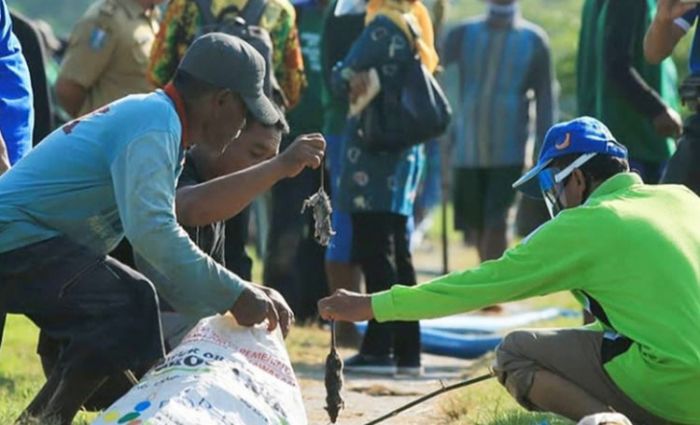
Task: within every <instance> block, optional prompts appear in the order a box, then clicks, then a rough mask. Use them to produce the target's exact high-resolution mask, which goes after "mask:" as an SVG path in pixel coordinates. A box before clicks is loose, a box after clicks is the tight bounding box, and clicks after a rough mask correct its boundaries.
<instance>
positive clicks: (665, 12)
mask: <svg viewBox="0 0 700 425" xmlns="http://www.w3.org/2000/svg"><path fill="white" fill-rule="evenodd" d="M694 7H697V3H683V2H681V1H680V0H659V1H658V3H657V6H656V19H658V20H659V21H661V22H673V21H675V20H676V19H678V18H680V17H681V16H683V15H684V14H685V13H686V12H689V11H690V10H691V9H693V8H694Z"/></svg>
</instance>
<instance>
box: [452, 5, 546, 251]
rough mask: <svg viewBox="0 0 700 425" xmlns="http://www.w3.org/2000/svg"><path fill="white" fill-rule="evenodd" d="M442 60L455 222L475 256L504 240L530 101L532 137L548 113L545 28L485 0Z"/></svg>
mask: <svg viewBox="0 0 700 425" xmlns="http://www.w3.org/2000/svg"><path fill="white" fill-rule="evenodd" d="M441 57H442V59H443V65H444V66H445V67H448V66H451V65H452V66H456V67H457V68H458V73H459V105H458V107H457V108H456V109H457V110H458V112H456V119H455V120H454V122H455V127H454V129H453V152H452V155H451V157H452V166H453V168H454V174H453V176H454V177H453V178H454V204H455V225H456V227H457V229H459V230H463V231H465V232H469V233H471V232H473V233H472V234H471V235H470V239H471V236H473V237H474V239H475V243H476V246H477V249H478V252H479V256H480V257H481V260H482V261H485V260H490V259H494V258H498V257H500V256H501V254H503V251H504V250H505V249H506V246H507V239H506V221H507V213H508V210H509V208H510V206H511V204H512V203H513V200H514V197H515V192H514V191H513V189H512V188H511V186H510V185H511V182H512V181H514V180H515V179H517V178H518V176H519V175H520V173H521V172H522V170H523V165H524V163H525V155H526V144H527V141H528V139H529V137H530V130H529V128H530V125H531V122H532V116H531V114H530V105H531V104H532V103H533V101H534V103H535V105H536V108H535V110H536V120H535V128H536V133H537V138H536V140H542V139H543V137H544V134H545V132H546V131H547V129H548V128H549V127H550V126H551V125H552V123H553V120H554V116H555V109H556V105H555V100H554V94H553V92H554V90H553V86H554V72H553V70H552V63H551V59H550V51H549V41H548V39H547V35H546V34H545V32H544V31H543V30H542V29H541V28H539V27H538V26H536V25H534V24H532V23H531V22H528V21H526V20H525V19H523V18H522V17H521V16H520V13H519V10H518V5H517V3H516V1H515V0H490V1H489V2H488V12H487V13H486V15H485V16H479V17H477V18H473V19H470V20H467V21H465V22H462V23H460V24H458V25H457V26H455V27H454V28H453V29H452V30H451V31H449V32H448V33H447V35H446V36H445V39H444V40H443V43H442V54H441Z"/></svg>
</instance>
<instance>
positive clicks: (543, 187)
mask: <svg viewBox="0 0 700 425" xmlns="http://www.w3.org/2000/svg"><path fill="white" fill-rule="evenodd" d="M596 154H597V153H596V152H592V153H586V154H583V155H581V156H579V157H578V158H576V160H575V161H574V162H572V163H571V164H569V165H567V166H566V167H565V168H564V169H563V170H560V169H559V168H557V167H548V168H545V169H544V170H542V171H540V173H539V174H538V175H537V179H538V180H539V184H540V191H542V198H543V199H544V203H545V205H547V210H548V211H549V215H550V216H551V217H552V218H554V217H555V216H556V215H557V214H559V212H561V210H563V209H564V206H563V205H562V204H561V201H560V200H559V197H560V196H561V194H562V192H563V191H564V181H565V180H566V179H567V177H569V176H570V175H571V173H573V172H574V170H575V169H577V168H579V167H580V166H582V165H583V164H585V163H586V162H587V161H589V160H590V159H591V158H593V157H594V156H596Z"/></svg>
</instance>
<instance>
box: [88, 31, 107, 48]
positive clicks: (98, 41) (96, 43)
mask: <svg viewBox="0 0 700 425" xmlns="http://www.w3.org/2000/svg"><path fill="white" fill-rule="evenodd" d="M105 41H107V32H106V31H105V30H103V29H102V28H100V27H95V28H93V29H92V32H91V33H90V48H91V49H92V50H102V48H103V47H104V45H105Z"/></svg>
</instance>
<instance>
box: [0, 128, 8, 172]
mask: <svg viewBox="0 0 700 425" xmlns="http://www.w3.org/2000/svg"><path fill="white" fill-rule="evenodd" d="M9 169H10V158H9V157H8V156H7V147H6V146H5V139H3V138H2V133H0V176H2V175H3V173H5V171H7V170H9Z"/></svg>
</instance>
